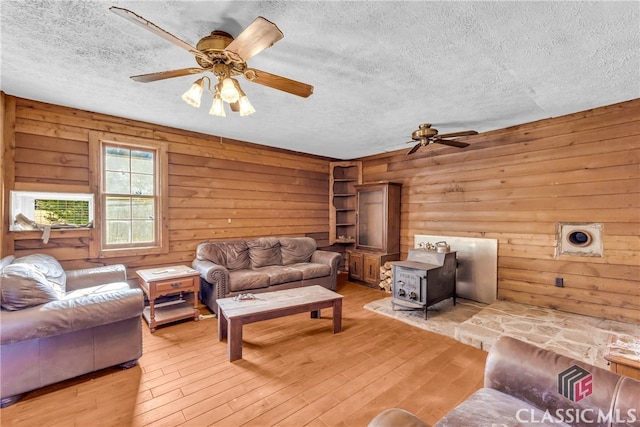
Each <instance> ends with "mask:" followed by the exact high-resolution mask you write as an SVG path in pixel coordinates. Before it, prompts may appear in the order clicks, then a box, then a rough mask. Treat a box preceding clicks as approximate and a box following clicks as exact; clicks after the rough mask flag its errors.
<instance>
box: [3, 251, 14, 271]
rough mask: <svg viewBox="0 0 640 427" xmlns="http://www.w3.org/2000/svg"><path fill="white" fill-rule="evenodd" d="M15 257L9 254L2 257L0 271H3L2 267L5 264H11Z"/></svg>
mask: <svg viewBox="0 0 640 427" xmlns="http://www.w3.org/2000/svg"><path fill="white" fill-rule="evenodd" d="M14 259H16V257H14V256H13V255H7V256H6V257H4V258H2V259H0V272H2V269H3V268H4V267H5V266H7V265H9V264H11V263H12V262H13V260H14Z"/></svg>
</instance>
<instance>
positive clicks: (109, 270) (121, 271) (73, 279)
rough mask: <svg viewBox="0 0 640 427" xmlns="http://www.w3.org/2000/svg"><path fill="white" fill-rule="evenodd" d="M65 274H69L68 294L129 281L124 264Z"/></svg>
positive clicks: (70, 271)
mask: <svg viewBox="0 0 640 427" xmlns="http://www.w3.org/2000/svg"><path fill="white" fill-rule="evenodd" d="M65 273H66V274H67V292H70V291H75V290H78V289H84V288H90V287H92V286H99V285H104V284H107V283H115V282H126V281H127V268H126V267H125V266H124V265H122V264H115V265H105V266H102V267H92V268H85V269H82V270H69V271H65Z"/></svg>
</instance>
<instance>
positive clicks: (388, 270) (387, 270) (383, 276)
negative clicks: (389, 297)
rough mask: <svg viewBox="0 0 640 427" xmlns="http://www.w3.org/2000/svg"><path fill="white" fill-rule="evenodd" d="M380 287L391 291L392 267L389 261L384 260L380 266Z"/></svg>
mask: <svg viewBox="0 0 640 427" xmlns="http://www.w3.org/2000/svg"><path fill="white" fill-rule="evenodd" d="M379 286H380V288H382V289H384V290H385V291H387V292H391V289H392V288H393V269H392V264H391V263H390V262H388V261H387V262H385V263H384V264H383V265H381V266H380V284H379Z"/></svg>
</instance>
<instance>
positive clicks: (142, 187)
mask: <svg viewBox="0 0 640 427" xmlns="http://www.w3.org/2000/svg"><path fill="white" fill-rule="evenodd" d="M131 187H132V190H133V191H132V193H131V194H137V195H145V196H147V195H149V196H150V195H153V193H154V191H153V175H140V174H135V173H134V174H131Z"/></svg>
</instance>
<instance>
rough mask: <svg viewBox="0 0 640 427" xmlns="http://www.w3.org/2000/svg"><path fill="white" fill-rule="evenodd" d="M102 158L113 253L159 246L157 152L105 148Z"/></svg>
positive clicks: (108, 227) (109, 234) (109, 237)
mask: <svg viewBox="0 0 640 427" xmlns="http://www.w3.org/2000/svg"><path fill="white" fill-rule="evenodd" d="M103 155H104V156H105V160H104V165H105V170H104V171H103V173H104V187H103V188H102V191H103V193H107V194H105V196H106V197H105V199H104V200H105V206H104V211H103V213H104V221H105V226H106V228H105V233H106V238H105V243H106V244H107V245H109V246H111V248H110V249H113V247H114V246H116V247H117V246H121V245H122V246H127V247H129V248H130V247H132V246H148V245H149V244H152V245H153V244H156V243H158V242H157V241H156V240H157V239H158V221H157V209H158V206H157V205H158V199H157V197H158V194H157V193H156V192H157V188H156V178H157V177H156V173H157V167H158V165H156V162H157V160H158V159H157V155H156V152H155V150H152V149H149V150H146V149H144V148H142V147H139V148H132V149H125V148H120V147H116V146H109V145H105V149H104V152H103Z"/></svg>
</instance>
